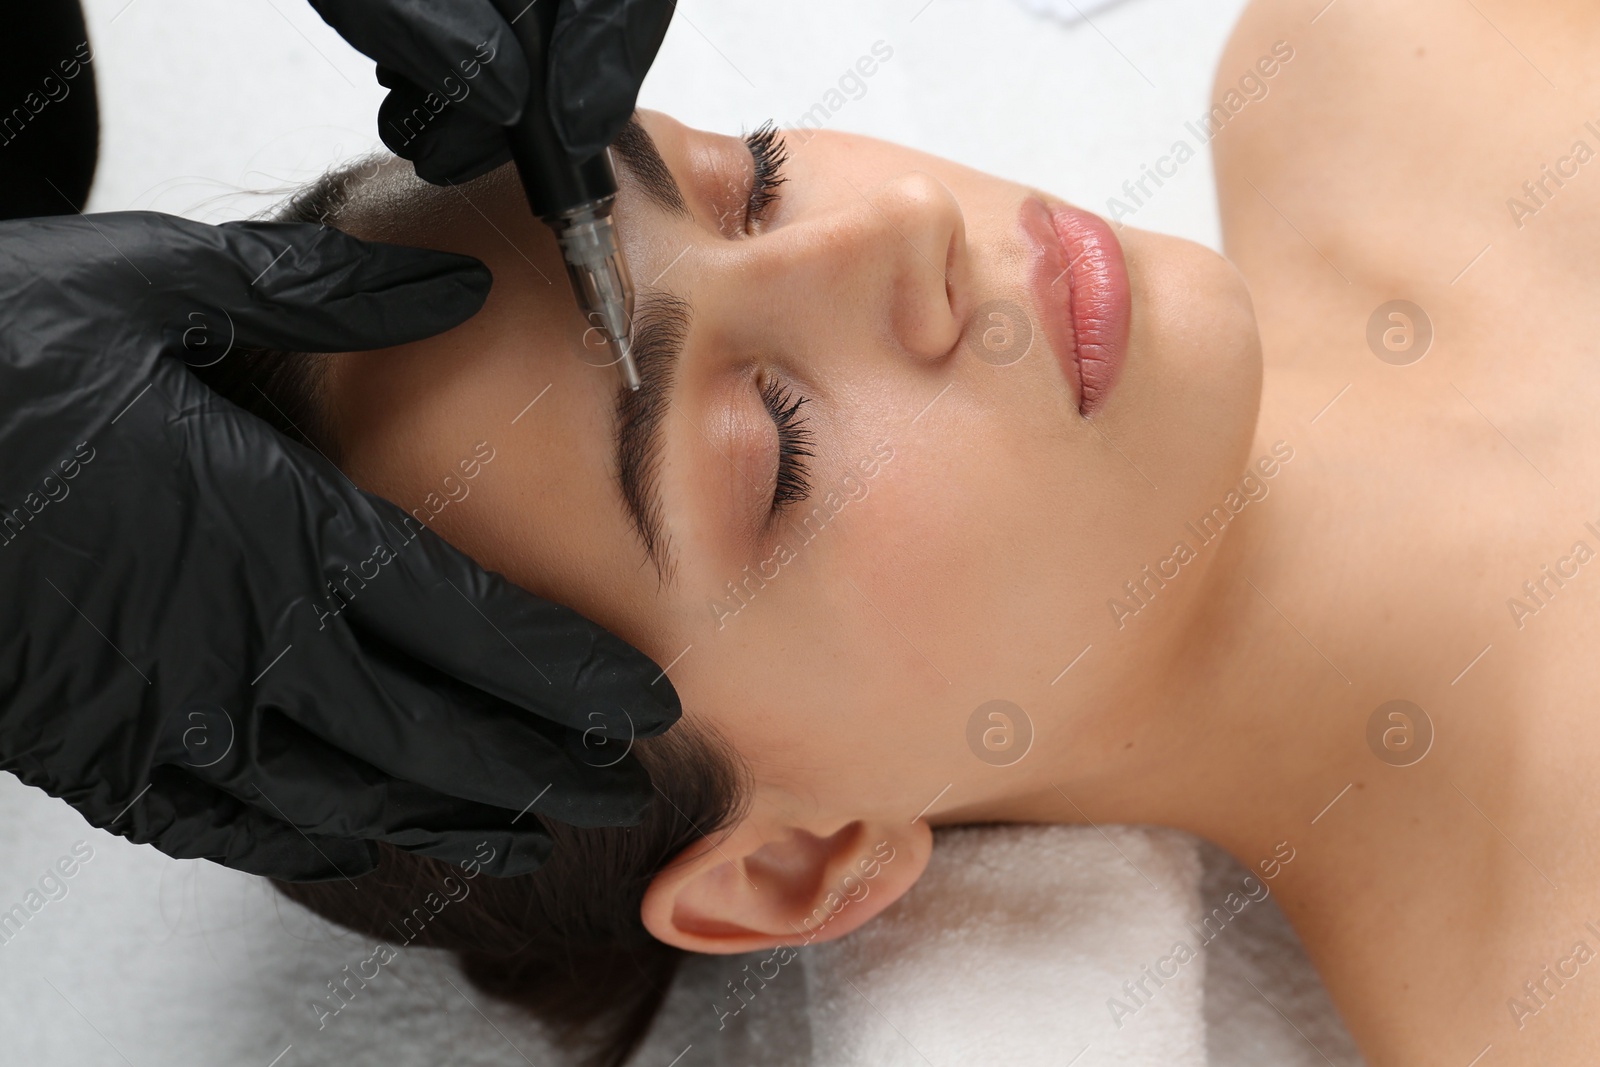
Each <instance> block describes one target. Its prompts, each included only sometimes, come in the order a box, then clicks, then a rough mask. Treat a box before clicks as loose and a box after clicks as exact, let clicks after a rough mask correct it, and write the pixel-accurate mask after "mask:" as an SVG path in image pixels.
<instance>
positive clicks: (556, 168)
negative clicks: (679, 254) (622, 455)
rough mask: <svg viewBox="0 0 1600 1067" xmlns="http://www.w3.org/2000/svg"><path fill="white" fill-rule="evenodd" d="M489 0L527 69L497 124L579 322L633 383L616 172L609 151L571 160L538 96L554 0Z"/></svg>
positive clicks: (628, 283)
mask: <svg viewBox="0 0 1600 1067" xmlns="http://www.w3.org/2000/svg"><path fill="white" fill-rule="evenodd" d="M495 3H496V6H497V7H498V8H499V9H500V12H501V14H503V15H504V16H505V17H506V20H507V21H508V22H510V23H511V28H512V30H513V31H514V32H515V33H516V37H517V43H518V44H520V45H521V46H522V51H523V53H524V54H525V55H526V56H527V60H528V68H529V72H530V74H531V78H530V84H531V91H530V92H529V95H528V101H527V106H526V107H525V108H524V109H523V112H522V118H521V119H520V120H519V121H518V122H516V123H514V124H513V125H510V126H507V127H506V128H505V132H506V141H507V143H508V144H509V145H510V146H511V158H512V159H513V160H514V161H515V162H516V165H517V173H518V174H519V175H520V176H521V178H522V191H523V192H524V193H525V194H526V195H527V198H528V207H529V208H531V209H532V210H533V213H534V215H536V216H537V217H539V218H541V219H543V220H544V222H545V224H546V225H547V226H549V227H550V229H551V230H552V231H553V232H554V233H555V235H556V241H557V242H558V243H559V244H560V246H561V258H562V259H563V260H565V261H566V264H567V279H568V280H569V281H570V282H571V283H572V292H573V295H574V296H575V297H577V299H578V310H579V311H580V312H582V313H583V317H584V321H585V322H587V323H588V324H589V329H590V330H598V331H599V332H600V333H601V334H602V335H603V336H604V338H605V343H606V347H607V349H608V350H609V351H610V353H611V356H612V362H614V363H616V364H617V365H618V366H620V367H621V368H622V380H623V382H624V383H625V384H626V385H627V387H628V388H629V389H638V388H639V368H638V365H637V364H636V363H635V362H634V358H633V351H632V327H633V279H632V278H631V277H630V276H629V274H628V262H627V260H626V259H624V258H623V255H622V249H621V247H620V246H619V245H618V244H617V231H616V225H615V223H614V222H613V221H612V216H611V213H612V209H613V207H614V206H615V204H616V198H617V175H616V171H615V169H614V168H613V167H612V164H611V154H610V150H609V149H601V150H600V151H599V152H597V153H595V154H594V155H592V156H590V157H589V158H588V159H584V160H581V161H580V160H574V159H573V158H572V156H571V154H570V153H569V152H568V151H567V149H566V146H565V145H563V144H562V143H561V137H560V135H559V134H558V133H557V132H556V128H555V123H554V122H553V121H552V120H551V117H550V108H549V106H548V103H547V100H546V95H545V94H546V91H547V80H546V55H547V51H548V48H549V42H550V35H551V31H552V30H553V29H554V25H555V17H556V14H557V12H558V5H557V4H555V3H554V0H545V2H544V3H531V4H530V3H526V2H525V0H495ZM588 336H589V334H588V333H586V334H585V339H586V340H587V338H588Z"/></svg>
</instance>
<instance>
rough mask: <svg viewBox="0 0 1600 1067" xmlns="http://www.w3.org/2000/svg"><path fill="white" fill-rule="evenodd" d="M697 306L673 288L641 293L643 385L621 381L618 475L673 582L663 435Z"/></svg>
mask: <svg viewBox="0 0 1600 1067" xmlns="http://www.w3.org/2000/svg"><path fill="white" fill-rule="evenodd" d="M692 310H693V309H692V308H691V307H690V305H689V302H688V301H687V300H684V299H682V298H681V297H677V296H673V295H672V294H671V293H666V292H662V291H660V290H654V291H651V292H650V293H649V294H648V295H646V294H641V295H640V299H639V303H638V305H637V308H636V310H635V312H634V316H633V358H634V360H635V362H637V363H638V366H639V388H638V389H637V390H633V389H629V388H628V387H627V386H626V385H621V384H619V385H618V386H617V429H616V463H617V479H618V481H619V483H620V484H621V487H622V499H623V502H624V503H626V504H627V507H628V515H629V516H630V517H631V518H632V519H633V528H634V530H635V531H636V532H637V533H638V535H639V539H640V540H641V541H642V542H643V543H644V550H645V553H646V554H647V555H648V556H649V557H650V561H651V562H652V563H654V564H655V567H656V574H657V576H658V577H659V578H660V579H661V581H662V582H670V581H671V577H672V569H673V568H672V565H671V563H672V561H671V559H670V555H669V553H668V548H667V542H666V533H665V531H664V530H663V528H662V512H661V486H660V477H659V475H660V467H661V453H662V448H663V445H664V440H663V434H664V432H665V430H666V416H667V412H668V410H669V408H670V406H671V403H672V384H673V381H674V379H675V377H676V374H677V369H678V361H679V359H680V358H681V357H682V355H683V344H684V340H685V338H687V337H688V334H689V321H690V312H691V311H692Z"/></svg>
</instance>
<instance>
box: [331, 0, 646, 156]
mask: <svg viewBox="0 0 1600 1067" xmlns="http://www.w3.org/2000/svg"><path fill="white" fill-rule="evenodd" d="M539 2H540V3H541V4H552V3H554V4H559V11H558V13H557V14H556V17H555V23H554V30H553V32H552V33H551V36H550V49H549V55H548V57H547V61H546V62H547V69H546V97H547V100H548V106H549V108H550V116H551V119H552V120H553V121H554V123H555V128H556V132H557V133H558V134H559V135H560V137H561V141H562V143H563V144H564V145H565V146H566V148H567V150H568V151H569V152H571V153H572V156H573V158H574V159H586V158H588V157H589V156H592V155H594V154H595V153H596V152H599V151H600V150H601V149H602V148H605V147H606V146H607V145H609V144H610V143H611V141H612V139H613V138H615V137H616V135H617V133H618V131H620V130H621V129H622V127H623V125H624V124H625V123H626V122H627V121H628V117H629V116H630V115H632V114H633V108H634V103H635V102H636V101H637V100H638V97H639V86H640V85H641V84H642V83H643V82H644V76H645V73H646V72H647V71H648V70H649V69H650V64H651V63H653V62H654V61H655V58H656V52H657V51H659V50H660V48H661V40H662V38H663V37H665V36H666V32H667V23H668V21H669V20H670V19H671V17H672V11H673V8H674V7H675V6H676V0H539ZM311 6H312V7H314V8H315V9H316V10H317V13H318V14H319V15H321V16H322V18H323V20H324V21H326V22H327V23H328V24H329V25H330V26H332V27H333V28H334V29H336V30H338V31H339V33H340V34H341V35H342V36H343V37H344V39H345V40H347V41H349V42H350V44H351V45H353V46H354V47H355V48H356V49H357V50H358V51H360V52H361V53H363V54H364V55H366V56H368V57H370V58H372V59H374V60H376V61H377V63H378V81H379V82H380V83H382V84H383V85H385V86H387V87H388V88H389V90H390V92H389V95H388V97H387V98H386V99H385V100H384V102H383V105H382V107H380V108H379V110H378V134H379V136H381V137H382V138H383V143H384V144H386V145H388V146H389V150H390V151H392V152H394V153H395V154H396V155H398V156H403V157H404V158H406V159H409V160H410V161H411V162H412V164H413V165H414V166H415V168H416V172H417V175H418V177H421V178H423V179H424V180H426V181H430V182H433V183H434V184H435V185H445V184H448V183H451V182H462V181H466V180H468V179H470V178H475V177H477V176H478V175H480V174H484V173H487V172H488V171H490V170H493V169H494V168H495V167H498V166H499V165H500V164H502V163H504V162H506V161H507V160H509V159H510V158H511V151H510V149H509V148H508V147H507V146H506V142H505V136H504V134H503V132H502V127H503V126H505V125H507V124H509V123H512V122H515V121H516V120H517V118H518V117H519V116H521V114H522V107H523V103H524V101H526V100H527V99H528V91H529V85H528V79H529V74H528V64H527V63H526V62H525V60H524V58H523V55H522V51H521V49H520V47H519V46H518V44H517V41H516V37H515V36H514V34H513V32H512V29H511V27H510V25H509V24H508V23H507V21H506V19H505V18H504V17H503V16H502V15H501V14H500V8H501V7H506V8H508V9H515V10H518V11H520V12H521V14H520V15H519V16H518V17H522V18H534V17H536V12H535V10H534V5H533V3H531V2H530V0H520V2H517V3H514V4H512V3H509V0H507V2H503V3H501V4H498V5H497V3H496V0H311Z"/></svg>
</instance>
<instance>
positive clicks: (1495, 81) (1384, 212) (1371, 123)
mask: <svg viewBox="0 0 1600 1067" xmlns="http://www.w3.org/2000/svg"><path fill="white" fill-rule="evenodd" d="M1262 57H1275V58H1276V59H1277V68H1278V69H1277V71H1276V73H1275V74H1274V75H1273V76H1272V77H1271V78H1270V79H1266V78H1260V79H1259V80H1260V82H1261V88H1259V89H1257V90H1256V98H1254V99H1252V98H1251V96H1250V94H1249V92H1248V91H1246V90H1248V89H1250V88H1252V87H1253V85H1254V83H1255V81H1256V80H1258V79H1256V78H1252V77H1251V75H1252V73H1253V72H1257V73H1258V72H1259V71H1260V70H1261V62H1260V61H1261V59H1262ZM1597 60H1600V7H1595V6H1594V5H1592V4H1587V3H1575V2H1572V0H1559V2H1558V0H1548V2H1528V0H1474V2H1473V3H1462V2H1460V0H1407V2H1406V3H1403V4H1396V3H1393V2H1391V0H1332V2H1329V0H1256V2H1254V3H1252V4H1251V5H1250V6H1249V7H1248V8H1247V9H1246V10H1245V12H1244V14H1243V15H1242V16H1241V18H1240V20H1239V23H1238V25H1237V26H1236V27H1235V31H1234V33H1233V36H1232V38H1231V39H1230V41H1229V43H1228V46H1227V48H1226V50H1225V51H1224V54H1223V56H1222V59H1221V61H1220V63H1219V66H1218V70H1217V76H1216V81H1215V86H1214V94H1213V97H1214V101H1215V102H1217V103H1220V104H1222V105H1223V107H1222V110H1221V111H1220V112H1219V111H1217V110H1215V109H1214V111H1213V116H1214V120H1213V121H1215V117H1217V116H1225V117H1226V119H1227V121H1226V122H1225V124H1223V125H1222V126H1221V128H1220V129H1219V130H1218V131H1217V132H1216V133H1215V135H1214V137H1213V139H1212V142H1211V144H1212V149H1213V154H1214V158H1215V161H1216V167H1217V178H1218V197H1219V202H1220V206H1221V210H1222V214H1223V223H1224V230H1225V233H1226V234H1227V239H1228V241H1229V246H1230V247H1229V251H1230V253H1232V252H1233V251H1234V246H1235V245H1242V246H1249V245H1251V244H1252V242H1258V241H1260V240H1262V239H1265V238H1267V237H1268V235H1269V234H1278V235H1280V239H1281V235H1282V234H1283V233H1285V232H1291V231H1292V229H1294V228H1298V230H1299V231H1300V232H1301V234H1302V235H1303V237H1304V238H1305V239H1306V240H1307V241H1309V242H1310V243H1311V244H1313V245H1315V246H1316V247H1317V248H1318V249H1320V251H1321V253H1322V256H1323V257H1324V258H1325V259H1326V261H1328V263H1327V264H1325V266H1331V267H1333V268H1334V269H1333V272H1332V274H1337V273H1338V272H1343V274H1344V275H1345V278H1344V279H1343V280H1344V283H1345V284H1348V283H1349V281H1350V280H1351V278H1352V277H1354V278H1357V279H1359V277H1361V276H1365V277H1367V278H1369V279H1375V280H1384V279H1388V278H1391V277H1394V276H1396V275H1401V276H1415V277H1433V276H1434V275H1436V274H1438V273H1439V272H1440V271H1447V272H1449V271H1451V270H1452V268H1453V267H1459V266H1460V265H1461V264H1463V263H1465V262H1466V259H1465V258H1461V256H1462V254H1463V253H1464V254H1465V256H1466V257H1467V258H1470V256H1471V255H1473V254H1474V253H1475V252H1476V251H1478V250H1479V249H1481V248H1483V247H1484V245H1486V244H1489V243H1491V242H1492V241H1494V240H1496V239H1497V238H1503V237H1506V236H1507V235H1508V234H1510V233H1516V232H1519V231H1522V230H1527V229H1528V228H1529V219H1530V218H1531V217H1532V215H1536V214H1542V213H1543V211H1544V209H1545V207H1546V206H1547V205H1548V206H1552V207H1559V208H1561V210H1560V211H1554V212H1552V213H1553V214H1565V215H1566V216H1567V218H1566V219H1564V220H1563V222H1562V223H1561V224H1560V226H1547V227H1545V228H1546V229H1548V230H1550V231H1552V232H1551V234H1550V235H1549V236H1550V237H1551V238H1553V239H1557V240H1561V241H1565V242H1567V243H1568V244H1570V243H1571V239H1572V238H1573V237H1574V236H1575V234H1574V233H1573V231H1572V229H1571V228H1572V227H1574V226H1576V227H1579V228H1581V229H1583V230H1584V231H1585V234H1586V236H1587V238H1590V239H1600V62H1597ZM1230 94H1231V96H1230ZM1591 127H1592V128H1591ZM1580 141H1581V142H1584V143H1585V146H1586V147H1585V148H1583V149H1578V148H1577V147H1576V146H1577V144H1578V143H1579V142H1580ZM1591 162H1592V166H1590V165H1589V164H1590V163H1591ZM1585 167H1587V170H1585V171H1584V172H1583V173H1582V175H1581V178H1579V177H1578V175H1579V169H1581V168H1585ZM1545 168H1549V169H1550V170H1551V171H1555V170H1556V169H1558V168H1559V169H1560V170H1561V171H1562V173H1565V174H1566V175H1567V177H1566V178H1561V181H1562V182H1563V183H1565V184H1566V185H1568V186H1572V187H1574V188H1575V187H1576V186H1577V184H1579V183H1580V182H1583V181H1586V184H1587V185H1589V186H1592V187H1593V188H1592V190H1582V191H1578V192H1576V193H1574V192H1573V188H1569V189H1566V190H1565V192H1563V195H1562V196H1560V197H1559V198H1557V197H1554V196H1552V195H1549V194H1553V193H1555V192H1556V191H1557V190H1558V189H1562V188H1563V187H1562V186H1559V185H1557V184H1555V182H1554V181H1552V180H1545V181H1544V182H1543V186H1544V187H1545V188H1542V189H1541V185H1540V180H1541V179H1542V178H1543V176H1544V171H1545ZM1588 171H1592V172H1593V173H1592V174H1591V173H1588ZM1557 177H1558V178H1560V175H1559V174H1558V175H1557ZM1525 181H1526V182H1530V183H1532V186H1533V190H1534V193H1533V195H1532V196H1530V195H1529V191H1528V190H1527V189H1525V188H1524V186H1523V183H1524V182H1525ZM1569 194H1571V195H1569ZM1519 195H1520V196H1521V197H1522V199H1523V200H1524V202H1525V207H1526V208H1527V209H1528V211H1527V212H1519V211H1518V210H1517V209H1516V208H1514V207H1513V206H1512V205H1511V204H1510V203H1508V201H1511V200H1514V199H1515V198H1516V197H1518V196H1519ZM1558 199H1559V200H1561V201H1565V203H1562V204H1555V203H1553V202H1554V201H1555V200H1558ZM1530 213H1531V214H1530ZM1285 223H1288V224H1291V225H1290V227H1288V228H1286V226H1285ZM1518 223H1521V225H1520V226H1519V225H1518ZM1267 243H1268V244H1269V245H1270V243H1271V241H1270V240H1268V241H1267ZM1250 252H1251V249H1250V248H1249V247H1242V248H1241V253H1242V254H1244V255H1246V256H1247V257H1248V255H1249V254H1250ZM1307 265H1308V266H1311V264H1310V261H1307ZM1314 269H1316V268H1314ZM1330 277H1331V280H1332V281H1334V282H1339V281H1340V280H1341V279H1340V278H1338V277H1332V276H1331V274H1330ZM1449 277H1450V274H1449V273H1446V274H1445V280H1446V281H1448V279H1449ZM1302 280H1303V279H1302Z"/></svg>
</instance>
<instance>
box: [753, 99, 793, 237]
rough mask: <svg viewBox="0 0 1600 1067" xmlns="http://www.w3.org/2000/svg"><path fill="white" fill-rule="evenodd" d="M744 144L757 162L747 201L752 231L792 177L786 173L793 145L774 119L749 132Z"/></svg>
mask: <svg viewBox="0 0 1600 1067" xmlns="http://www.w3.org/2000/svg"><path fill="white" fill-rule="evenodd" d="M744 143H745V146H746V147H747V148H749V149H750V158H751V160H752V161H753V162H754V173H753V175H752V177H751V180H750V199H749V200H748V201H746V203H745V211H744V224H745V229H746V230H747V231H748V230H749V228H750V226H751V224H752V223H755V222H759V221H761V220H762V219H763V218H764V217H765V214H766V211H767V209H768V208H769V207H771V206H772V204H773V202H774V201H775V200H777V199H778V186H780V185H782V184H783V183H784V182H786V181H788V180H789V179H787V178H785V177H784V176H783V165H784V163H786V162H788V159H789V148H788V146H787V145H786V144H784V141H783V136H782V134H780V133H779V132H778V128H777V126H775V125H773V122H772V120H771V119H768V120H767V121H766V122H763V123H762V124H761V125H760V126H757V127H756V128H755V130H754V131H752V132H751V133H747V134H745V136H744Z"/></svg>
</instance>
